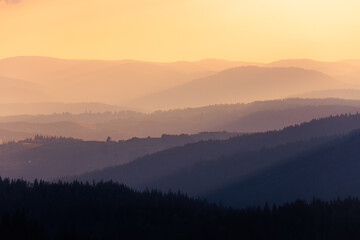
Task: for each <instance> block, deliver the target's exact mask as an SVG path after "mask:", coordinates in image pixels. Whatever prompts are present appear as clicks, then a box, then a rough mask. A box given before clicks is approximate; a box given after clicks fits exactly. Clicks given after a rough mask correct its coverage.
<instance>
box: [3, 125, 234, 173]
mask: <svg viewBox="0 0 360 240" xmlns="http://www.w3.org/2000/svg"><path fill="white" fill-rule="evenodd" d="M0 133H1V132H0ZM236 135H237V134H234V133H226V132H213V133H200V134H196V135H185V134H183V135H163V136H162V137H160V138H132V139H129V140H126V141H119V142H114V141H107V142H97V141H82V140H76V139H68V138H54V137H41V136H37V137H36V138H35V139H31V140H23V141H20V142H16V143H13V142H11V143H7V144H2V145H0V176H2V177H11V178H23V179H27V180H34V179H35V178H38V179H44V180H51V179H57V178H61V177H64V176H67V175H75V174H81V173H85V172H88V171H92V170H96V169H102V168H105V167H109V166H113V165H119V164H124V163H127V162H129V161H131V160H133V159H135V158H137V157H140V156H143V155H146V154H150V153H154V152H157V151H160V150H164V149H167V148H171V147H175V146H182V145H184V144H187V143H193V142H198V141H200V140H209V139H227V138H230V137H233V136H236Z"/></svg>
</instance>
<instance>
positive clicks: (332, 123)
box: [76, 114, 360, 187]
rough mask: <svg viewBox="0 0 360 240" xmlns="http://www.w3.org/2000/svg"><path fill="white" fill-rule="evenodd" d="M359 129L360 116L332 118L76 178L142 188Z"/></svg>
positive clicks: (207, 144) (187, 147) (199, 146)
mask: <svg viewBox="0 0 360 240" xmlns="http://www.w3.org/2000/svg"><path fill="white" fill-rule="evenodd" d="M355 129H360V115H359V114H357V115H341V116H335V117H329V118H324V119H319V120H313V121H311V122H308V123H303V124H301V125H297V126H291V127H287V128H285V129H283V130H281V131H271V132H265V133H256V134H246V135H242V136H239V137H234V138H230V139H228V140H221V141H201V142H198V143H193V144H188V145H185V146H183V147H175V148H172V149H168V150H165V151H161V152H158V153H155V154H152V155H149V156H145V157H142V158H139V159H137V160H135V161H132V162H131V163H128V164H125V165H123V166H118V167H111V168H107V169H104V170H101V171H95V172H91V173H88V174H84V175H82V176H78V177H76V178H77V179H81V180H90V181H92V180H109V179H112V180H114V181H119V182H122V183H125V184H127V185H129V186H131V187H139V186H144V185H146V184H147V183H149V182H151V181H154V180H156V179H159V178H163V177H166V176H171V175H173V174H175V173H177V172H178V171H180V170H184V169H186V168H189V167H191V166H193V165H194V164H197V163H199V162H202V161H214V160H216V159H218V158H220V157H226V156H232V155H234V154H237V153H240V152H247V151H253V150H258V149H261V148H265V147H266V148H272V147H276V146H278V145H281V144H285V143H291V142H296V141H302V140H310V139H312V138H316V137H326V136H332V135H341V134H346V133H349V132H351V131H353V130H355Z"/></svg>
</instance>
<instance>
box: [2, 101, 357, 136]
mask: <svg viewBox="0 0 360 240" xmlns="http://www.w3.org/2000/svg"><path fill="white" fill-rule="evenodd" d="M85 106H88V105H85ZM100 107H101V106H100ZM109 107H110V106H109ZM357 112H360V101H353V100H341V99H285V100H273V101H258V102H253V103H249V104H230V105H213V106H207V107H201V108H188V109H176V110H170V111H157V112H153V113H151V114H144V113H139V112H133V111H118V112H103V113H94V112H92V113H91V112H87V113H82V114H69V113H62V114H50V115H19V116H7V117H0V129H2V130H3V131H5V132H8V133H9V134H5V135H2V136H1V138H0V139H2V140H3V141H9V140H22V139H24V138H27V137H29V136H33V135H35V134H40V135H46V136H54V135H57V136H64V137H73V138H80V139H83V140H98V141H104V140H105V139H106V138H107V137H108V136H110V137H112V138H113V139H128V138H132V137H148V136H151V137H159V136H161V135H162V134H164V133H166V134H182V133H186V134H196V133H199V132H213V131H228V132H242V133H245V132H247V133H251V132H261V131H270V130H275V129H282V128H284V127H286V126H290V125H293V124H299V123H301V122H306V121H310V120H311V119H314V118H322V117H327V116H330V115H337V114H345V113H357ZM14 132H17V133H18V134H16V135H12V134H11V133H14ZM21 133H23V135H21Z"/></svg>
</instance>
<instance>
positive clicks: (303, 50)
mask: <svg viewBox="0 0 360 240" xmlns="http://www.w3.org/2000/svg"><path fill="white" fill-rule="evenodd" d="M18 55H41V56H52V57H60V58H77V59H79V58H82V59H138V60H148V61H175V60H199V59H203V58H221V59H229V60H246V61H260V62H269V61H273V60H278V59H284V58H312V59H318V60H328V61H331V60H340V59H349V58H360V1H359V0H22V1H21V0H0V58H5V57H10V56H18Z"/></svg>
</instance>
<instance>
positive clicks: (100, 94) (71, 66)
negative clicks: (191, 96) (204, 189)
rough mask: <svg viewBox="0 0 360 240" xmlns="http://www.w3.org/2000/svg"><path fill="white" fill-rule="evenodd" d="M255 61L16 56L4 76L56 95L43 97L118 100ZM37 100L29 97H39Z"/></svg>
mask: <svg viewBox="0 0 360 240" xmlns="http://www.w3.org/2000/svg"><path fill="white" fill-rule="evenodd" d="M249 64H252V63H247V62H231V61H224V60H213V59H208V60H203V61H199V62H170V63H157V62H143V61H135V60H122V61H100V60H65V59H56V58H49V57H30V56H28V57H26V56H23V57H13V58H6V59H3V60H0V75H3V76H6V77H9V78H18V79H22V80H26V81H29V82H31V83H36V84H38V85H39V86H42V87H43V90H44V93H47V94H48V95H49V96H51V97H52V98H48V99H45V100H43V101H58V102H66V103H69V102H90V101H91V102H104V103H109V104H119V103H121V102H124V101H129V100H131V99H134V98H138V97H141V96H144V95H148V94H151V93H155V92H158V91H161V90H166V89H168V88H172V87H175V86H178V85H181V84H183V83H186V82H188V81H191V80H193V79H197V78H201V77H205V76H209V75H211V74H213V73H215V72H217V71H221V70H224V69H227V68H230V67H235V66H244V65H249ZM37 101H38V100H36V99H34V100H32V101H30V102H37Z"/></svg>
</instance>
